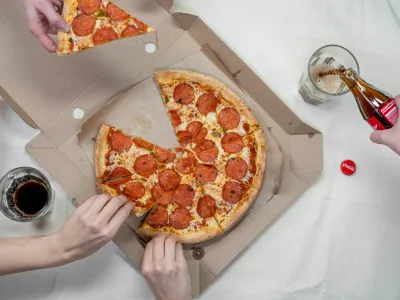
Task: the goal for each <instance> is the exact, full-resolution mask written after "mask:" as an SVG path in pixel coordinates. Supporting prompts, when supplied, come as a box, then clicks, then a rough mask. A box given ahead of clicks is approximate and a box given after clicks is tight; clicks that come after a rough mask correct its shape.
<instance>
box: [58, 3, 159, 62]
mask: <svg viewBox="0 0 400 300" xmlns="http://www.w3.org/2000/svg"><path fill="white" fill-rule="evenodd" d="M63 17H64V19H65V20H66V21H67V22H68V24H69V26H70V30H69V31H68V32H59V33H58V39H59V44H58V50H57V54H58V55H60V56H62V55H69V54H72V53H76V52H81V51H83V50H85V49H88V48H93V47H95V46H97V45H100V44H104V43H108V42H112V41H114V40H119V39H122V38H128V37H132V36H136V35H142V34H145V33H151V32H154V29H153V28H150V27H148V26H147V25H146V24H144V23H143V22H141V21H139V20H138V19H136V18H134V17H132V16H131V15H130V14H128V13H127V12H126V11H124V10H123V9H121V8H119V7H118V6H116V5H115V4H113V3H112V2H109V1H107V0H65V3H64V8H63Z"/></svg>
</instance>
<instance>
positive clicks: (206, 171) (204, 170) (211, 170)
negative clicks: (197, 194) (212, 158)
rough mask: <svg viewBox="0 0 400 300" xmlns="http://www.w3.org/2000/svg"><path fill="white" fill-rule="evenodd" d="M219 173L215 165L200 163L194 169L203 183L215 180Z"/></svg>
mask: <svg viewBox="0 0 400 300" xmlns="http://www.w3.org/2000/svg"><path fill="white" fill-rule="evenodd" d="M217 175H218V171H217V168H216V167H215V166H213V165H202V164H198V165H197V166H196V169H195V170H194V176H195V177H196V179H197V180H198V181H200V182H202V183H206V182H213V181H214V180H215V179H216V178H217Z"/></svg>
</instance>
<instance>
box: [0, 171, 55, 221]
mask: <svg viewBox="0 0 400 300" xmlns="http://www.w3.org/2000/svg"><path fill="white" fill-rule="evenodd" d="M28 185H29V186H28ZM32 187H33V188H32ZM0 191H1V198H0V211H1V212H2V213H3V214H4V215H5V216H6V217H8V218H10V219H11V220H14V221H18V222H30V221H33V220H38V219H41V218H43V217H44V216H46V215H47V214H48V213H49V212H50V210H51V204H52V201H53V191H52V189H51V185H50V182H49V181H48V179H47V178H46V177H45V176H44V175H43V174H42V173H41V172H40V171H38V170H36V169H34V168H31V167H19V168H16V169H12V170H11V171H9V172H8V173H7V174H6V175H4V176H3V178H2V179H1V180H0ZM17 198H18V202H20V203H22V202H24V203H22V204H24V205H25V206H24V205H19V204H18V203H17V201H16V199H17ZM32 200H37V201H38V202H40V204H39V206H38V205H36V206H35V205H33V207H34V208H39V209H38V210H37V211H36V210H35V211H34V212H33V213H31V212H27V210H24V209H21V208H22V207H24V208H26V207H28V208H29V207H32ZM29 201H31V202H29ZM34 204H35V203H34ZM36 204H37V203H36ZM27 205H28V206H27Z"/></svg>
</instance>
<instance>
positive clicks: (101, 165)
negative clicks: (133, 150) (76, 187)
mask: <svg viewBox="0 0 400 300" xmlns="http://www.w3.org/2000/svg"><path fill="white" fill-rule="evenodd" d="M110 130H111V127H110V126H108V125H105V124H102V125H101V127H100V130H99V133H98V134H97V138H96V145H95V149H94V166H95V171H96V179H98V180H99V179H102V177H103V175H104V173H105V172H106V170H107V163H106V154H107V153H108V151H110V146H109V145H108V134H109V133H110Z"/></svg>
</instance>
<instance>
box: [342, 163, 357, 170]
mask: <svg viewBox="0 0 400 300" xmlns="http://www.w3.org/2000/svg"><path fill="white" fill-rule="evenodd" d="M342 167H343V168H346V169H349V170H350V171H353V172H355V170H356V168H354V167H353V166H349V165H348V164H346V163H345V164H343V165H342Z"/></svg>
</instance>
